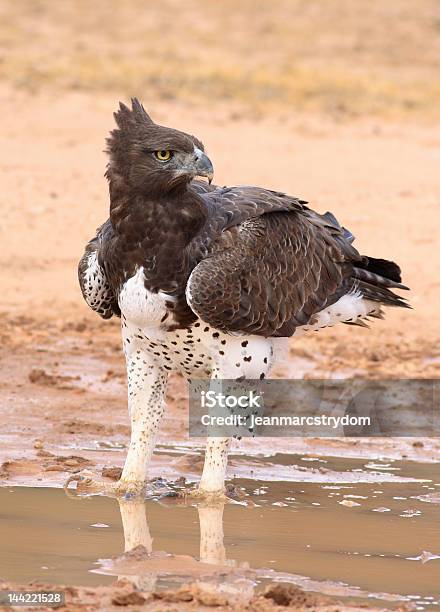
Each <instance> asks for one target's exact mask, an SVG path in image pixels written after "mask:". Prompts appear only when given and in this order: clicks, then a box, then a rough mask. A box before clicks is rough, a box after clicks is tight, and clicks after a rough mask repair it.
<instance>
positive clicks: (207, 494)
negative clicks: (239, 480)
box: [178, 484, 245, 504]
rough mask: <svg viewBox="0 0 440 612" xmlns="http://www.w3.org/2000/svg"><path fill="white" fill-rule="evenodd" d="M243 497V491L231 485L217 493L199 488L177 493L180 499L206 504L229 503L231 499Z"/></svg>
mask: <svg viewBox="0 0 440 612" xmlns="http://www.w3.org/2000/svg"><path fill="white" fill-rule="evenodd" d="M244 496H245V493H244V491H243V490H242V489H240V488H238V487H236V486H235V485H233V484H228V485H226V486H225V487H224V488H223V489H219V490H218V491H207V490H206V489H203V488H201V487H200V486H199V487H195V488H194V489H184V490H183V491H179V493H178V497H180V498H182V499H186V500H188V501H190V500H194V501H199V502H203V503H206V504H216V503H219V502H226V501H230V500H231V499H243V497H244Z"/></svg>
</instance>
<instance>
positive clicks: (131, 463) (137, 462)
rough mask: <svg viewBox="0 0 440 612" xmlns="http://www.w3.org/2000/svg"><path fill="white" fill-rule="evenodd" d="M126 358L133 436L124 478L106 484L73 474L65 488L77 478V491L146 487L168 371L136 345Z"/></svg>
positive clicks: (122, 492) (133, 491) (120, 492)
mask: <svg viewBox="0 0 440 612" xmlns="http://www.w3.org/2000/svg"><path fill="white" fill-rule="evenodd" d="M126 361H127V379H128V409H129V414H130V420H131V437H130V445H129V447H128V452H127V457H126V460H125V465H124V469H123V470H122V475H121V478H120V480H119V481H118V482H116V483H107V482H102V481H97V480H95V479H94V477H93V475H91V474H88V473H87V474H84V473H83V474H79V475H74V476H73V477H71V478H70V479H69V480H68V481H67V482H66V485H65V487H67V486H68V484H69V482H71V481H73V480H76V481H78V485H77V490H78V491H81V492H86V493H95V492H99V493H104V494H108V495H117V496H136V495H139V494H140V493H142V492H143V490H144V485H145V478H146V475H147V468H148V464H149V462H150V460H151V456H152V454H153V450H154V446H155V443H156V435H157V431H158V429H159V424H160V421H161V419H162V416H163V413H164V410H165V403H164V396H165V391H166V384H167V379H168V373H167V371H166V370H165V369H164V368H162V367H160V366H159V365H157V364H155V363H154V362H152V361H151V358H150V356H149V355H148V353H147V352H146V351H144V350H142V349H139V348H138V347H136V345H135V346H134V347H133V348H130V349H129V350H128V351H126Z"/></svg>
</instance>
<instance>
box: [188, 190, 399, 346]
mask: <svg viewBox="0 0 440 612" xmlns="http://www.w3.org/2000/svg"><path fill="white" fill-rule="evenodd" d="M205 200H206V201H207V202H208V207H209V206H211V215H212V219H211V220H210V226H211V231H212V226H215V228H216V229H217V230H218V229H219V226H221V225H222V224H223V227H222V228H221V231H220V232H218V231H217V233H216V234H217V238H216V239H215V240H214V241H213V242H212V243H211V244H210V245H208V247H207V248H206V253H205V256H204V259H203V260H202V261H200V262H199V263H198V264H197V266H196V267H195V268H194V270H193V271H192V273H191V275H190V277H189V280H188V283H187V289H186V299H187V302H188V304H189V306H190V307H191V309H192V310H193V312H194V313H195V314H196V315H197V316H198V317H200V318H201V319H202V320H203V321H205V322H206V323H208V324H209V325H211V326H213V327H215V328H217V329H219V330H222V331H225V332H241V333H246V334H257V335H262V336H265V337H269V336H275V337H276V336H291V335H292V334H293V333H294V332H295V329H296V327H298V326H301V325H305V324H307V323H308V322H309V321H310V320H311V318H312V317H313V315H314V314H315V313H317V312H319V311H321V310H323V309H324V308H325V307H326V306H328V305H331V304H333V303H335V302H336V301H337V300H338V299H339V298H340V297H342V295H344V294H346V293H349V292H350V291H352V290H354V288H359V287H361V288H362V287H363V286H365V292H366V293H368V291H367V290H368V289H369V295H368V298H369V299H376V300H378V301H382V302H385V301H386V300H388V301H389V302H393V301H394V302H397V301H399V300H401V298H399V297H398V296H396V295H395V294H394V293H392V292H391V291H389V289H388V288H387V287H396V286H399V287H403V286H402V285H400V284H399V282H398V281H400V277H399V278H397V276H396V275H398V272H396V270H395V269H394V268H393V271H394V272H395V275H394V278H395V280H391V279H390V278H387V279H386V278H382V277H381V276H379V275H377V274H375V273H374V272H373V271H369V270H368V260H367V258H365V257H362V256H361V255H360V254H359V253H358V251H357V250H356V249H355V248H354V247H353V246H352V244H351V243H352V241H353V236H352V235H351V234H350V232H348V231H347V230H345V229H344V228H343V227H341V226H340V225H339V223H338V222H337V220H336V219H335V217H334V216H333V215H332V214H331V213H326V214H325V215H319V214H318V213H315V212H313V211H312V210H310V209H309V208H308V207H307V206H306V202H304V201H302V200H298V199H295V198H291V197H289V196H286V195H284V194H281V193H277V192H272V191H268V190H264V189H258V188H255V187H239V188H229V189H225V190H223V192H222V193H220V192H219V191H217V192H213V193H212V194H207V195H206V196H205ZM381 261H382V260H381ZM388 263H389V265H390V266H393V265H394V266H395V264H391V262H388ZM396 268H397V266H396ZM390 276H392V274H390ZM395 305H397V303H396V304H395ZM398 305H403V304H401V303H399V304H398Z"/></svg>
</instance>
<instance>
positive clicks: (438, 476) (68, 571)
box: [0, 456, 440, 610]
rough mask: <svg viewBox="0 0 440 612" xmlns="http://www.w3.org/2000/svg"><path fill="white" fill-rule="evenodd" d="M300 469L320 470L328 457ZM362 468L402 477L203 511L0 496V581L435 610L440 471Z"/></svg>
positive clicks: (274, 493) (266, 489) (252, 494)
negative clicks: (275, 590)
mask: <svg viewBox="0 0 440 612" xmlns="http://www.w3.org/2000/svg"><path fill="white" fill-rule="evenodd" d="M275 459H276V460H277V461H278V462H279V466H280V468H282V459H283V457H282V456H277V457H270V458H267V459H261V461H262V462H263V463H264V461H266V462H269V461H270V463H271V466H274V465H275ZM303 463H304V465H305V466H308V467H309V468H310V467H311V466H313V467H316V468H319V467H320V466H325V465H326V460H325V459H322V458H318V457H315V458H311V457H307V458H304V461H303ZM363 465H364V468H365V462H363ZM332 467H333V469H335V468H336V467H337V466H335V465H334V466H332ZM341 467H342V466H341ZM368 468H369V469H370V470H371V472H373V471H374V472H375V473H381V474H382V475H384V476H387V477H390V476H391V475H394V474H395V472H396V471H398V472H400V473H401V475H402V478H404V477H405V478H406V480H405V481H401V482H399V481H387V480H385V481H380V480H379V481H376V482H370V481H368V479H367V480H365V479H364V481H362V480H361V481H350V480H346V481H345V482H337V481H336V482H331V479H330V480H328V481H327V482H285V481H283V482H280V481H276V480H275V479H269V480H265V481H257V480H244V479H239V480H236V481H234V482H235V484H237V485H239V486H242V487H244V488H245V489H246V491H247V493H248V495H247V497H246V498H245V499H244V500H243V501H238V502H230V503H227V504H226V505H223V504H220V505H216V506H198V507H197V506H192V505H186V504H184V503H182V502H180V501H177V500H175V499H172V498H165V499H149V500H146V501H145V502H133V501H131V502H118V500H116V499H111V498H105V497H99V496H95V497H89V498H80V499H70V498H68V497H67V496H66V495H65V493H64V492H63V491H62V490H59V489H45V488H25V487H12V488H2V489H0V507H1V512H0V517H1V520H0V539H1V542H2V547H1V549H2V550H1V555H0V576H1V577H2V578H3V579H5V580H7V581H10V582H15V583H26V582H29V581H31V580H40V581H44V582H45V583H53V584H76V585H84V586H98V585H109V584H111V583H112V582H114V581H115V579H116V578H115V577H121V576H123V577H126V578H128V579H130V580H131V581H132V582H133V583H134V584H136V585H137V586H139V587H141V588H142V589H143V590H148V589H161V588H170V587H173V586H179V585H181V584H182V583H187V582H194V581H197V583H198V584H203V585H205V587H206V588H210V589H213V590H220V591H222V592H237V593H241V594H245V595H247V596H249V595H250V594H252V593H253V592H256V591H258V590H259V589H261V588H263V586H264V585H265V584H266V583H268V582H274V581H275V582H283V583H292V584H296V585H298V586H300V587H302V588H303V589H305V590H308V591H317V592H320V593H323V594H327V595H330V596H336V597H338V598H341V597H349V598H350V599H351V600H352V599H353V598H355V599H356V600H359V601H362V602H365V601H368V602H369V603H370V604H375V605H377V606H386V607H393V606H395V605H397V604H398V603H402V602H412V603H413V604H414V605H415V607H416V609H419V610H425V609H426V610H428V609H438V607H439V606H440V529H439V522H440V467H439V466H438V465H433V464H414V463H409V462H407V463H399V462H396V463H391V462H389V461H388V462H379V463H378V462H374V463H373V464H371V465H370V466H368ZM390 468H394V469H393V470H392V471H390ZM356 469H358V470H359V471H360V472H362V471H364V472H365V469H364V470H361V469H360V468H357V467H356V466H355V465H354V466H353V470H354V472H355V473H356ZM133 549H134V550H133ZM130 551H131V552H130Z"/></svg>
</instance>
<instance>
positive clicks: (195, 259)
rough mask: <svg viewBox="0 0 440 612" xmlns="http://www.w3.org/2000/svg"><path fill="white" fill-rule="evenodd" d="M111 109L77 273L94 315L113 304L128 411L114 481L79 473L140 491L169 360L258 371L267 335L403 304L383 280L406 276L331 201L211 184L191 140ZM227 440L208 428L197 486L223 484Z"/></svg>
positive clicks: (239, 374)
mask: <svg viewBox="0 0 440 612" xmlns="http://www.w3.org/2000/svg"><path fill="white" fill-rule="evenodd" d="M114 116H115V120H116V124H117V128H116V129H114V130H113V131H112V132H111V133H110V137H109V138H108V140H107V145H108V147H107V152H108V154H109V163H108V166H107V171H106V177H107V179H108V182H109V189H110V218H109V219H108V220H107V221H106V222H105V223H104V224H103V225H102V226H101V227H100V228H99V229H98V230H97V233H96V236H95V237H94V238H93V239H92V240H91V241H90V242H89V243H88V244H87V246H86V249H85V253H84V255H83V256H82V258H81V261H80V263H79V282H80V285H81V289H82V293H83V296H84V299H85V301H86V302H87V304H88V305H89V306H90V307H91V308H92V309H93V310H94V311H96V312H97V313H98V314H99V315H100V316H101V317H103V318H104V319H108V318H110V317H112V316H113V315H116V316H118V317H121V323H122V338H123V347H124V353H125V358H126V362H127V376H128V405H129V412H130V418H131V440H130V445H129V449H128V453H127V458H126V461H125V465H124V468H123V471H122V476H121V479H120V480H119V482H117V483H115V484H112V485H108V484H103V483H99V482H96V481H93V479H90V478H89V479H87V480H86V481H85V484H86V485H88V486H90V488H91V489H95V490H96V489H97V490H104V491H105V490H107V491H108V490H112V491H113V492H115V493H116V494H121V495H123V494H127V493H128V494H137V493H139V492H141V491H142V490H143V487H144V483H145V479H146V476H147V467H148V463H149V461H150V459H151V456H152V453H153V450H154V445H155V439H156V434H157V431H158V428H159V423H160V421H161V418H162V416H163V413H164V394H165V389H166V384H167V379H168V376H169V374H170V372H172V371H178V372H181V373H182V374H184V375H185V376H186V377H188V378H189V377H195V378H200V377H206V376H210V377H213V378H223V379H242V378H243V377H244V378H247V379H262V378H264V377H267V375H268V373H269V371H270V369H271V367H272V366H273V362H274V360H275V357H274V355H276V351H274V350H273V349H274V345H275V344H276V342H277V339H278V338H287V337H291V336H297V335H299V334H302V333H307V332H309V331H312V330H319V329H321V328H324V327H328V326H331V325H334V324H335V323H338V322H341V323H350V324H359V325H365V323H364V322H363V320H364V319H366V318H367V317H377V318H382V307H383V306H403V307H407V304H406V302H405V300H404V299H403V298H401V297H400V296H398V295H396V294H395V293H394V292H393V291H392V289H395V288H397V289H406V287H405V286H404V285H402V284H401V277H400V269H399V267H398V266H397V265H396V264H395V263H393V262H390V261H387V260H384V259H376V258H373V257H366V256H363V255H360V254H359V252H358V251H357V250H356V249H355V248H354V246H353V240H354V238H353V235H352V234H351V233H350V232H349V231H348V230H346V229H345V228H343V227H342V226H341V225H340V224H339V223H338V221H337V220H336V218H335V217H334V216H333V214H331V213H325V214H323V215H321V214H318V213H316V212H314V211H313V210H311V209H310V208H309V207H308V206H307V203H306V202H305V201H304V200H300V199H298V198H295V197H291V196H289V195H286V194H284V193H279V192H276V191H271V190H269V189H264V188H261V187H254V186H240V187H219V186H216V185H213V184H211V180H212V177H213V167H212V163H211V161H210V160H209V158H208V157H207V155H206V154H205V152H204V147H203V144H202V143H201V142H200V140H198V139H197V138H195V137H194V136H190V135H189V134H185V133H183V132H180V131H178V130H175V129H171V128H168V127H163V126H161V125H157V124H156V123H154V122H153V121H152V119H151V118H150V117H149V115H148V114H147V113H146V111H145V110H144V108H143V106H142V105H141V104H140V103H139V101H138V100H137V99H133V100H132V108H131V109H130V108H128V107H127V106H125V105H124V104H120V108H119V110H118V111H117V112H116V113H115V115H114ZM197 177H206V178H208V179H209V183H208V182H206V181H199V180H197ZM228 445H229V439H227V438H210V439H208V442H207V447H206V455H205V465H204V469H203V474H202V478H201V481H200V485H199V488H198V489H197V494H199V495H201V496H208V497H210V496H216V495H221V494H222V492H223V488H224V479H225V472H226V465H227V450H228Z"/></svg>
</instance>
